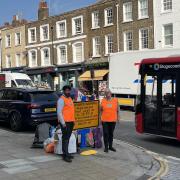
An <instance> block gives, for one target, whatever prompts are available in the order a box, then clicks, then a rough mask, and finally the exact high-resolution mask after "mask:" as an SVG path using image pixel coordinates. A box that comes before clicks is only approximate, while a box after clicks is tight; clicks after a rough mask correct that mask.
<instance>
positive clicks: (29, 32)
mask: <svg viewBox="0 0 180 180" xmlns="http://www.w3.org/2000/svg"><path fill="white" fill-rule="evenodd" d="M31 30H35V40H34V41H32V39H31ZM28 42H29V43H35V42H37V34H36V27H33V28H29V29H28Z"/></svg>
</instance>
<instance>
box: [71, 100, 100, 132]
mask: <svg viewBox="0 0 180 180" xmlns="http://www.w3.org/2000/svg"><path fill="white" fill-rule="evenodd" d="M74 105H75V119H76V121H75V127H74V129H85V128H91V127H97V126H98V125H99V101H89V102H75V103H74Z"/></svg>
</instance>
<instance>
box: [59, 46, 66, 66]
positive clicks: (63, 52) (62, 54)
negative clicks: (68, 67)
mask: <svg viewBox="0 0 180 180" xmlns="http://www.w3.org/2000/svg"><path fill="white" fill-rule="evenodd" d="M57 50H58V64H65V63H67V46H66V45H60V46H59V47H58V48H57Z"/></svg>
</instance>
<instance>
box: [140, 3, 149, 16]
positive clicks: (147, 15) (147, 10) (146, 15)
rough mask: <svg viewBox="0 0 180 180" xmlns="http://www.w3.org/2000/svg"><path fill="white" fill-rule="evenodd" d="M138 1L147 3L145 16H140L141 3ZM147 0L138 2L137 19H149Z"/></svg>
mask: <svg viewBox="0 0 180 180" xmlns="http://www.w3.org/2000/svg"><path fill="white" fill-rule="evenodd" d="M140 1H147V15H146V16H142V14H141V2H140ZM148 3H149V0H138V17H139V19H146V18H149V4H148Z"/></svg>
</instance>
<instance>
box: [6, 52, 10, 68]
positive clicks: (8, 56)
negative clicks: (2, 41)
mask: <svg viewBox="0 0 180 180" xmlns="http://www.w3.org/2000/svg"><path fill="white" fill-rule="evenodd" d="M10 67H11V56H10V55H7V56H6V68H10Z"/></svg>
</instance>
